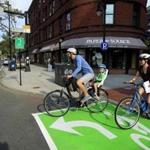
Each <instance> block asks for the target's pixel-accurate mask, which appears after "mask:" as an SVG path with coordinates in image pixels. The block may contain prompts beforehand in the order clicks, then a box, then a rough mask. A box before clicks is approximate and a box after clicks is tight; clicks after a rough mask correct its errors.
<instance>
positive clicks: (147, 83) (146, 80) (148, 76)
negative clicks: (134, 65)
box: [129, 53, 150, 111]
mask: <svg viewBox="0 0 150 150" xmlns="http://www.w3.org/2000/svg"><path fill="white" fill-rule="evenodd" d="M149 59H150V54H146V53H144V54H141V55H140V56H139V69H138V71H137V73H136V75H135V76H134V77H133V78H132V79H131V80H130V81H129V82H130V83H134V82H135V81H136V80H137V79H138V78H139V77H141V78H142V79H143V85H142V87H140V88H139V94H140V95H143V94H144V92H145V93H146V94H147V102H148V109H147V110H148V111H150V65H149V64H148V63H149Z"/></svg>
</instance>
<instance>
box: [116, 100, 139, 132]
mask: <svg viewBox="0 0 150 150" xmlns="http://www.w3.org/2000/svg"><path fill="white" fill-rule="evenodd" d="M139 117H140V107H139V104H138V103H137V101H136V100H133V98H132V97H125V98H123V99H122V100H121V101H120V102H119V103H118V105H117V107H116V109H115V122H116V124H117V125H118V126H119V127H120V128H122V129H130V128H132V127H133V126H135V125H136V123H137V122H138V120H139Z"/></svg>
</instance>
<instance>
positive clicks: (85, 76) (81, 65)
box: [67, 48, 94, 105]
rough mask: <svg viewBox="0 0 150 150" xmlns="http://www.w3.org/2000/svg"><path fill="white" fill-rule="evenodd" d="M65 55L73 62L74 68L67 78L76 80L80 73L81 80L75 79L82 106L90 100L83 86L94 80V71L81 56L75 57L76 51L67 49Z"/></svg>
mask: <svg viewBox="0 0 150 150" xmlns="http://www.w3.org/2000/svg"><path fill="white" fill-rule="evenodd" d="M67 55H68V57H69V58H70V59H71V60H73V61H74V64H75V66H76V68H75V70H74V71H73V73H72V74H71V75H68V76H67V78H68V79H69V78H72V77H73V78H77V75H78V74H79V73H82V76H81V78H79V79H77V86H78V88H79V90H80V92H81V93H82V94H83V95H84V97H83V99H82V100H81V105H83V104H84V102H86V101H88V100H89V99H90V98H91V96H90V95H89V94H88V92H87V89H86V87H85V85H86V83H88V82H89V81H90V80H92V79H93V78H94V71H93V69H92V68H91V67H90V65H89V64H88V63H87V61H86V60H85V59H84V58H83V57H82V56H80V55H77V50H76V49H75V48H69V49H68V50H67Z"/></svg>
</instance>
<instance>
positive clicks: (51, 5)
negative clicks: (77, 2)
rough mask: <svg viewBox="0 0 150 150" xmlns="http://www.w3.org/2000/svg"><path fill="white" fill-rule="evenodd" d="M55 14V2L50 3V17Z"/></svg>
mask: <svg viewBox="0 0 150 150" xmlns="http://www.w3.org/2000/svg"><path fill="white" fill-rule="evenodd" d="M54 13H55V0H53V1H52V2H50V3H49V15H50V16H51V15H52V14H54Z"/></svg>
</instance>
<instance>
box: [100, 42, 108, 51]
mask: <svg viewBox="0 0 150 150" xmlns="http://www.w3.org/2000/svg"><path fill="white" fill-rule="evenodd" d="M101 49H102V50H103V51H106V50H107V49H108V43H107V42H102V43H101Z"/></svg>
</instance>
